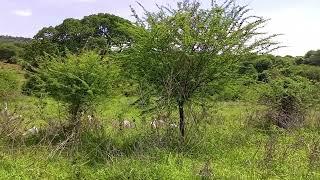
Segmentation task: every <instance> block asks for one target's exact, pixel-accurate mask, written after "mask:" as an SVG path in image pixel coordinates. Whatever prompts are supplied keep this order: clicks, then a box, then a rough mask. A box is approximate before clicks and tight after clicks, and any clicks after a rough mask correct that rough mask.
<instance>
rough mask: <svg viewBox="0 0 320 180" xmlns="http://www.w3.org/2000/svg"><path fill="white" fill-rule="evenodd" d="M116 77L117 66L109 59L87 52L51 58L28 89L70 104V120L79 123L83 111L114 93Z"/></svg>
mask: <svg viewBox="0 0 320 180" xmlns="http://www.w3.org/2000/svg"><path fill="white" fill-rule="evenodd" d="M47 58H50V57H47ZM51 58H52V57H51ZM116 76H117V69H116V66H115V64H114V63H113V62H111V60H110V59H109V58H102V57H101V56H99V55H98V54H96V53H94V52H87V53H83V54H80V55H67V57H66V58H52V59H50V61H47V63H46V64H44V65H42V66H40V68H39V69H37V72H36V73H34V74H32V77H33V78H32V79H31V80H32V82H31V83H30V82H29V83H27V84H26V88H25V89H26V90H28V91H29V92H33V93H36V94H41V93H45V94H48V95H49V96H51V97H53V98H54V99H56V100H58V101H62V102H64V103H66V104H67V105H68V108H69V113H70V122H71V123H72V124H73V125H75V126H79V125H80V124H81V123H80V119H81V116H82V114H83V112H84V111H86V110H88V109H89V108H91V107H92V106H93V105H94V103H95V102H97V101H98V100H99V98H101V97H103V96H107V95H108V94H110V87H111V86H112V83H113V80H114V79H115V78H114V77H116Z"/></svg>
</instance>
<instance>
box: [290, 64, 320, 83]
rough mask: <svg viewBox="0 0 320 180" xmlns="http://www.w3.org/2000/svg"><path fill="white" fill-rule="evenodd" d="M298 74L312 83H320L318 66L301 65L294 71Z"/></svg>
mask: <svg viewBox="0 0 320 180" xmlns="http://www.w3.org/2000/svg"><path fill="white" fill-rule="evenodd" d="M294 70H295V71H296V74H298V75H300V76H302V77H305V78H308V79H309V80H312V81H317V82H320V68H319V67H316V66H309V65H300V66H297V67H295V69H294Z"/></svg>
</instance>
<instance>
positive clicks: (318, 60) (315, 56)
mask: <svg viewBox="0 0 320 180" xmlns="http://www.w3.org/2000/svg"><path fill="white" fill-rule="evenodd" d="M303 63H304V64H310V65H315V66H320V50H317V51H313V50H311V51H309V52H307V54H306V55H305V56H304V61H303Z"/></svg>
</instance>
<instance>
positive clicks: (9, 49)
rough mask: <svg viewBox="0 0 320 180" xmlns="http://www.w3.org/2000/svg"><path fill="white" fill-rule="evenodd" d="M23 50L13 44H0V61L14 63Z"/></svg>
mask: <svg viewBox="0 0 320 180" xmlns="http://www.w3.org/2000/svg"><path fill="white" fill-rule="evenodd" d="M22 52H23V48H22V47H20V46H19V45H16V44H14V43H0V61H3V62H9V63H16V62H17V58H18V57H19V56H20V55H21V54H22Z"/></svg>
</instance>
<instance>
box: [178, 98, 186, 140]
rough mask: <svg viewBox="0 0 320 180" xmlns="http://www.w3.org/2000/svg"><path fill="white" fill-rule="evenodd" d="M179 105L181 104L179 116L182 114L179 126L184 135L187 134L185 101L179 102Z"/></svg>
mask: <svg viewBox="0 0 320 180" xmlns="http://www.w3.org/2000/svg"><path fill="white" fill-rule="evenodd" d="M178 106H179V116H180V123H179V128H180V133H181V136H182V137H184V136H185V121H184V103H183V102H179V103H178Z"/></svg>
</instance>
